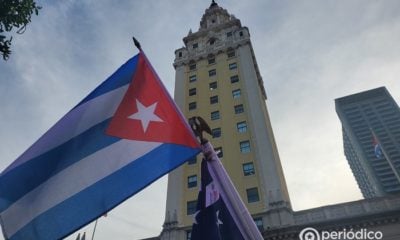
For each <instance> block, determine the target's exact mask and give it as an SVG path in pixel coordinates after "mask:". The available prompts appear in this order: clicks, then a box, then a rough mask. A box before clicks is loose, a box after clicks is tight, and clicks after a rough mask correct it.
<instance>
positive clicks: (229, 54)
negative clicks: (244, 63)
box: [226, 50, 236, 58]
mask: <svg viewBox="0 0 400 240" xmlns="http://www.w3.org/2000/svg"><path fill="white" fill-rule="evenodd" d="M226 56H227V57H228V58H232V57H234V56H236V52H235V50H230V51H228V52H227V53H226Z"/></svg>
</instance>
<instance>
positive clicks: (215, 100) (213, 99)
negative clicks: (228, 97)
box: [210, 96, 218, 104]
mask: <svg viewBox="0 0 400 240" xmlns="http://www.w3.org/2000/svg"><path fill="white" fill-rule="evenodd" d="M215 103H218V96H212V97H210V104H215Z"/></svg>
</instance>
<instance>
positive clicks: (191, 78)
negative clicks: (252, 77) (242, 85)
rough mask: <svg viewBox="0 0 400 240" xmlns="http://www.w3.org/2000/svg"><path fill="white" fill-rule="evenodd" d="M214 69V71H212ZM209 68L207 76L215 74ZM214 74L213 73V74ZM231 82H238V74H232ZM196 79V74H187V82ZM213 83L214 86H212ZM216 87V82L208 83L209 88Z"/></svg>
mask: <svg viewBox="0 0 400 240" xmlns="http://www.w3.org/2000/svg"><path fill="white" fill-rule="evenodd" d="M213 70H214V71H213ZM213 70H210V72H208V75H209V76H214V75H215V74H216V72H215V69H213ZM213 74H214V75H213ZM229 79H230V81H231V83H237V82H239V76H238V75H233V76H231V77H230V78H229ZM196 81H197V75H196V74H193V75H190V76H189V83H191V82H196ZM214 85H215V86H214ZM216 88H217V82H212V83H210V89H211V90H212V89H216Z"/></svg>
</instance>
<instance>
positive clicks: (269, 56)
mask: <svg viewBox="0 0 400 240" xmlns="http://www.w3.org/2000/svg"><path fill="white" fill-rule="evenodd" d="M217 2H218V4H219V5H220V6H223V7H225V8H227V9H228V11H229V12H230V13H233V14H234V15H235V16H236V17H238V18H239V19H241V21H242V24H243V25H245V26H248V27H249V29H250V33H251V38H252V43H253V47H254V50H255V54H256V57H257V61H258V65H259V67H260V71H261V74H262V76H263V78H264V82H265V86H266V91H267V95H268V100H267V105H268V108H269V113H270V117H271V121H272V126H273V129H274V133H275V137H276V141H277V145H278V149H279V152H280V157H281V160H282V164H283V168H284V172H285V176H286V180H287V183H288V188H289V191H290V195H291V200H292V204H293V206H294V208H295V209H296V210H300V209H306V208H312V207H318V206H321V205H326V204H334V203H338V202H345V201H352V200H357V199H360V198H361V194H360V192H359V190H358V187H357V185H356V183H355V180H354V177H353V176H352V173H351V171H350V168H349V166H348V164H347V161H346V159H345V158H344V155H343V147H342V136H341V126H340V122H339V120H338V117H337V115H336V113H335V109H334V99H335V98H338V97H342V96H345V95H348V94H352V93H356V92H359V91H363V90H367V89H371V88H375V87H379V86H386V87H387V88H388V90H389V91H390V92H391V94H392V95H393V97H394V99H395V100H396V101H397V102H399V101H400V85H399V84H398V79H397V78H398V76H399V74H400V45H399V44H398V39H400V19H399V18H400V16H399V15H398V12H399V10H400V3H399V2H398V1H390V0H388V1H372V0H371V1H357V0H355V1H346V2H337V1H323V2H322V1H297V2H293V1H250V2H249V1H247V2H246V1H240V0H230V1H228V0H224V1H223V0H221V1H217ZM39 5H41V6H43V9H42V10H41V11H40V14H39V16H34V17H33V18H32V23H31V24H30V25H29V26H28V28H27V31H26V32H25V34H23V35H19V36H16V37H15V39H14V40H13V49H14V52H13V54H12V55H11V58H10V60H9V61H8V62H1V63H0V82H1V84H0V101H1V102H2V108H1V110H2V114H0V126H1V127H0V136H1V142H2V144H1V145H0V156H2V160H1V161H0V169H4V168H5V167H6V166H7V165H8V164H10V163H11V162H12V161H13V160H14V159H15V158H16V157H17V156H18V155H20V154H21V153H22V152H23V151H24V150H25V149H26V148H27V147H29V145H31V144H32V143H33V142H34V141H35V140H36V139H37V138H38V137H39V136H40V135H41V134H43V133H44V132H45V131H46V130H47V129H48V128H49V127H51V126H52V125H53V124H54V123H55V122H56V121H57V120H58V119H59V118H60V117H61V116H62V115H63V114H65V113H66V112H67V111H68V110H69V109H71V108H72V107H73V106H74V105H75V104H76V103H78V102H79V101H80V100H81V99H82V98H83V97H84V96H85V95H86V94H88V93H89V92H90V91H91V90H92V89H93V88H94V87H95V86H97V85H98V84H99V83H100V82H101V81H103V80H104V79H105V78H106V77H107V76H109V75H110V74H111V73H112V72H113V71H115V69H117V68H118V67H119V66H120V65H121V64H122V63H123V62H124V61H126V60H127V59H128V58H130V57H131V56H132V55H134V54H135V53H137V50H136V49H135V48H134V47H133V44H132V41H131V37H132V35H134V36H135V37H137V38H138V39H139V40H140V41H141V43H142V46H143V48H144V50H145V51H146V53H147V56H148V57H149V59H150V61H151V62H152V64H153V66H154V68H155V69H156V70H157V72H158V74H159V75H160V77H161V79H163V81H164V83H165V84H166V86H167V89H168V90H169V91H170V92H171V93H173V87H174V78H175V73H174V69H173V66H172V63H173V60H174V50H175V49H177V48H179V47H181V46H182V45H183V42H182V38H183V37H184V36H186V35H187V33H188V31H189V29H192V30H193V31H197V29H198V27H199V22H200V19H201V16H202V14H203V13H204V10H205V8H207V7H208V6H209V2H207V1H206V2H204V1H203V2H202V1H185V0H173V1H160V0H154V1H117V2H112V3H111V2H110V1H104V0H103V1H94V0H89V1H72V0H71V1H62V2H60V1H56V2H50V3H49V2H44V1H43V2H40V4H39ZM165 192H166V179H165V178H164V179H163V180H161V181H158V182H156V183H155V184H153V185H152V186H150V187H149V188H147V189H145V190H144V192H142V193H139V194H138V195H136V196H135V197H133V198H131V199H129V200H128V201H127V202H126V203H124V204H123V205H122V206H120V207H118V208H116V209H115V210H113V211H112V212H110V214H109V217H107V218H101V219H100V221H99V225H98V227H99V228H98V234H97V236H96V239H98V240H102V239H110V238H112V239H117V240H118V239H127V238H131V239H138V238H143V237H150V236H152V235H157V234H158V233H159V232H160V231H161V226H162V223H163V221H164V211H165V198H166V194H165ZM310 196H312V197H310ZM155 206H156V207H155ZM92 228H93V225H90V226H87V227H86V228H85V229H88V230H87V231H88V232H90V231H91V229H92ZM70 239H74V237H73V236H71V237H70Z"/></svg>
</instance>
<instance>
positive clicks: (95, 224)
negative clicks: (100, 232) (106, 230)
mask: <svg viewBox="0 0 400 240" xmlns="http://www.w3.org/2000/svg"><path fill="white" fill-rule="evenodd" d="M97 221H99V219H96V222H95V223H94V229H93V233H92V240H93V239H94V234H95V233H96V227H97Z"/></svg>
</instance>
